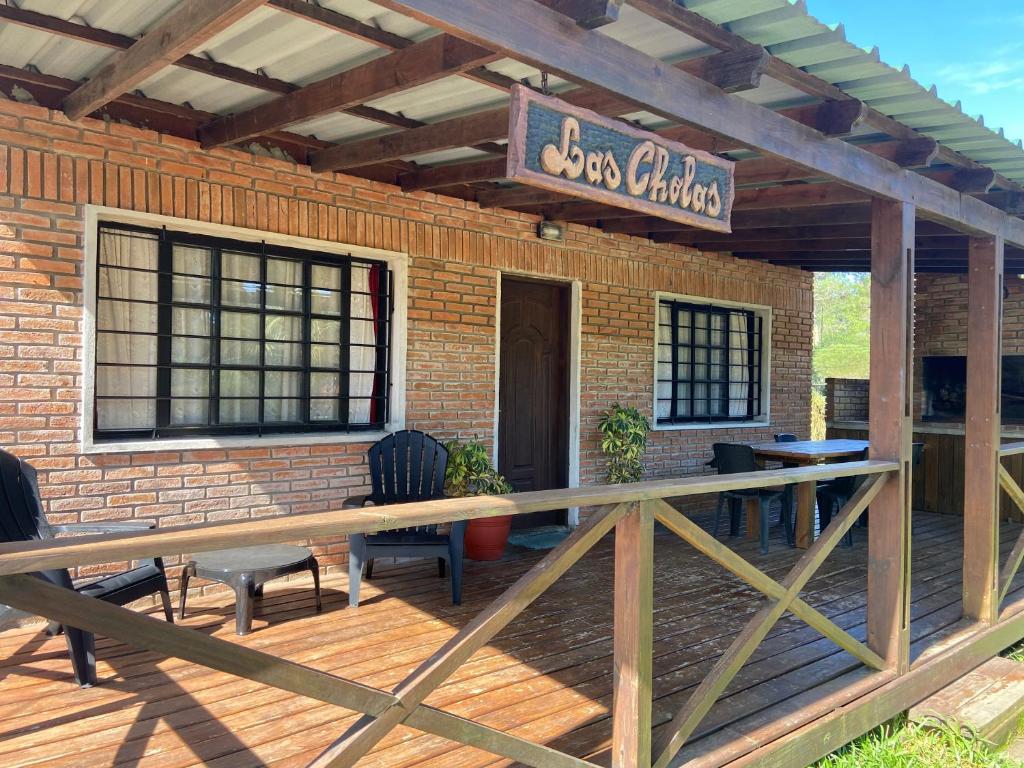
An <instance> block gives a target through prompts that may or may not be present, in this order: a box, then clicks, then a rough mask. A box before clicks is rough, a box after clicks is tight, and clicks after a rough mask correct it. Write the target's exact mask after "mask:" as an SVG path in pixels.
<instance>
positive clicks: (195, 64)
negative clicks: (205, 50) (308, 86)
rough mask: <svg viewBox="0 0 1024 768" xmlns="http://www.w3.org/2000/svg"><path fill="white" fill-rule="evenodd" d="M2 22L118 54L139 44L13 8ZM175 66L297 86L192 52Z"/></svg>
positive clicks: (253, 82) (254, 83) (265, 85)
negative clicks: (97, 46)
mask: <svg viewBox="0 0 1024 768" xmlns="http://www.w3.org/2000/svg"><path fill="white" fill-rule="evenodd" d="M303 5H308V3H303ZM0 19H2V20H3V21H9V22H11V23H12V24H19V25H21V26H24V27H28V28H30V29H39V30H42V31H44V32H49V33H51V34H54V35H58V36H60V37H65V38H68V39H69V40H79V41H81V42H84V43H91V44H93V45H99V46H102V47H104V48H111V49H113V50H115V51H126V50H128V49H129V48H131V47H132V46H133V45H134V44H135V43H136V42H138V40H137V39H136V38H134V37H131V36H129V35H122V34H119V33H117V32H110V31H108V30H106V29H101V28H99V27H89V26H86V25H85V24H78V23H76V22H74V21H66V20H65V19H62V18H60V17H59V16H50V15H47V14H45V13H39V12H37V11H29V10H26V9H24V8H18V7H16V6H13V5H0ZM173 63H174V65H175V66H178V67H181V68H182V69H189V70H192V71H193V72H202V73H203V74H204V75H211V76H212V77H218V78H220V79H222V80H227V81H228V82H231V83H238V84H240V85H247V86H249V87H251V88H259V89H260V90H263V91H269V92H271V93H290V92H291V91H294V90H295V88H296V87H297V86H295V85H292V84H291V83H288V82H285V81H284V80H279V79H278V78H276V77H269V76H267V75H262V74H260V73H258V72H250V71H249V70H247V69H242V68H241V67H233V66H231V65H230V64H223V63H221V62H219V61H214V60H213V59H207V58H204V57H202V56H194V55H192V54H191V53H189V54H185V55H184V56H182V57H181V58H180V59H178V60H177V61H175V62H173Z"/></svg>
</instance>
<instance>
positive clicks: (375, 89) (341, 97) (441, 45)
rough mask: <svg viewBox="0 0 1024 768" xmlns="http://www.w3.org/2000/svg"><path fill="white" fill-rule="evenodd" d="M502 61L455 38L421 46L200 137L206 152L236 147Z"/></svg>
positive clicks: (212, 127)
mask: <svg viewBox="0 0 1024 768" xmlns="http://www.w3.org/2000/svg"><path fill="white" fill-rule="evenodd" d="M497 58H498V56H497V55H496V54H494V53H492V52H490V51H488V50H486V49H484V48H481V47H480V46H478V45H475V44H473V43H469V42H466V41H464V40H460V39H459V38H456V37H452V36H450V35H438V36H436V37H432V38H429V39H427V40H424V41H423V42H421V43H416V44H415V45H411V46H409V47H408V48H403V49H402V50H399V51H395V52H394V53H390V54H388V55H387V56H382V57H381V58H378V59H373V60H371V61H368V62H366V63H365V64H360V65H358V66H356V67H353V68H351V69H347V70H345V71H343V72H339V73H337V74H334V75H330V76H329V77H325V78H323V79H321V80H318V81H317V82H315V83H312V84H310V85H307V86H306V87H304V88H300V89H299V90H297V91H295V92H293V93H289V94H287V95H285V96H280V97H278V98H277V99H274V100H273V101H270V102H267V103H265V104H259V105H257V106H255V107H252V108H251V109H247V110H245V111H243V112H240V113H238V114H235V115H229V116H227V117H222V118H219V119H217V120H214V121H213V122H212V123H210V124H209V125H207V126H204V127H203V128H202V129H201V130H200V132H199V138H200V141H201V143H202V145H203V146H204V147H207V148H209V147H219V146H223V145H225V144H234V143H236V142H239V141H243V140H245V139H248V138H252V137H253V136H260V135H262V134H265V133H270V132H273V131H277V130H280V129H282V128H285V127H287V126H289V125H293V124H295V123H298V122H302V121H303V120H309V119H311V118H314V117H318V116H319V115H323V114H326V113H328V112H334V111H339V110H343V109H346V108H349V107H354V106H357V105H360V104H362V103H363V102H366V101H370V100H371V99H375V98H381V97H383V96H387V95H389V94H393V93H397V92H399V91H403V90H406V89H408V88H413V87H415V86H417V85H422V84H424V83H429V82H432V81H434V80H439V79H440V78H442V77H447V76H448V75H453V74H457V73H460V72H465V71H467V70H469V69H472V68H474V67H478V66H481V65H483V64H486V63H488V62H491V61H494V60H495V59H497Z"/></svg>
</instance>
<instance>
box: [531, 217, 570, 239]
mask: <svg viewBox="0 0 1024 768" xmlns="http://www.w3.org/2000/svg"><path fill="white" fill-rule="evenodd" d="M537 237H539V238H540V239H541V240H564V239H565V227H563V226H562V225H561V224H556V223H555V222H553V221H542V222H540V223H539V224H537Z"/></svg>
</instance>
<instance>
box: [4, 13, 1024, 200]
mask: <svg viewBox="0 0 1024 768" xmlns="http://www.w3.org/2000/svg"><path fill="white" fill-rule="evenodd" d="M676 2H679V3H680V5H683V6H685V7H686V8H688V9H690V10H693V11H695V12H697V13H699V14H701V15H702V16H704V17H706V18H708V19H709V20H711V21H713V22H715V23H717V24H720V25H722V26H723V27H725V28H727V29H729V30H730V31H732V32H734V33H736V34H739V35H741V36H743V37H744V38H746V39H747V40H749V41H750V42H752V43H756V44H759V45H763V46H765V47H767V48H768V50H769V51H771V52H772V53H773V54H774V55H775V56H777V57H779V58H780V59H782V60H783V61H786V62H788V63H790V64H792V65H794V66H797V67H800V68H802V69H805V70H806V71H808V72H811V73H813V74H815V75H816V76H818V77H820V78H822V79H823V80H826V81H828V82H829V83H832V84H834V85H836V86H837V87H839V88H841V89H842V90H844V91H845V92H847V93H849V94H850V95H851V96H854V97H856V98H859V99H861V100H863V101H865V102H867V103H868V104H869V105H871V106H872V107H874V108H875V109H877V110H878V111H880V112H882V113H884V114H886V115H889V116H891V117H894V118H895V119H897V120H899V121H900V122H902V123H904V124H905V125H908V126H909V127H911V128H914V129H916V130H919V131H921V132H922V133H925V134H927V135H929V136H932V137H934V138H935V139H937V140H938V141H940V142H941V143H942V144H945V145H946V146H949V147H950V148H952V149H955V150H957V151H959V152H962V153H963V154H964V155H965V156H967V157H969V158H971V159H973V160H976V161H978V162H982V163H984V164H986V165H989V166H990V167H992V168H995V169H996V170H998V171H999V172H1001V173H1003V174H1004V175H1006V176H1007V177H1009V178H1011V179H1014V180H1016V181H1021V182H1024V149H1022V147H1021V145H1020V143H1019V142H1018V143H1014V142H1011V141H1009V140H1007V139H1006V138H1005V137H1004V136H1002V134H1001V132H997V131H993V130H991V129H989V128H988V127H987V126H985V125H984V124H982V123H981V122H979V121H978V120H975V119H973V118H971V117H970V116H969V115H966V114H964V113H963V111H962V110H961V109H960V106H959V104H950V103H948V102H946V101H944V100H943V99H941V98H940V97H939V96H938V94H937V92H936V90H935V89H934V87H933V88H925V87H924V86H922V85H921V84H919V83H917V82H916V81H915V80H914V79H913V78H912V77H911V75H910V72H909V70H907V69H906V68H904V69H896V68H894V67H892V66H889V65H888V64H885V63H884V62H882V61H881V59H880V56H879V55H878V51H877V50H864V49H862V48H859V47H857V46H856V45H854V44H852V43H851V42H849V41H848V40H846V37H845V34H844V32H843V30H842V28H841V27H839V28H836V27H829V26H826V25H824V24H822V23H821V22H819V21H818V20H816V19H815V18H813V17H812V16H810V15H809V14H808V13H807V10H806V6H805V4H804V3H803V2H798V1H797V0H676ZM16 4H17V5H18V6H19V7H21V8H25V9H28V10H33V11H37V12H39V13H45V14H50V15H54V16H59V17H61V18H64V19H71V20H73V21H76V22H78V23H84V24H87V25H89V26H94V27H100V28H103V29H107V30H110V31H113V32H119V33H121V34H125V35H131V36H138V35H140V34H142V33H144V32H145V31H146V30H147V29H148V28H149V27H151V26H152V24H153V23H154V22H155V21H157V20H158V19H160V18H162V17H163V16H164V15H166V13H167V12H168V11H169V10H171V9H172V8H173V7H174V6H175V5H176V4H177V0H147V1H146V2H140V0H20V2H16ZM320 5H322V6H324V7H326V8H328V9H331V10H335V11H338V12H340V13H343V14H345V15H346V16H350V17H352V18H355V19H358V20H359V21H362V22H365V23H368V24H371V25H374V26H376V27H379V28H380V29H383V30H386V31H388V32H391V33H393V34H396V35H400V36H402V37H405V38H407V39H410V40H421V39H424V38H426V37H429V36H431V35H434V34H438V31H437V30H434V29H432V28H430V27H429V26H426V25H424V24H421V23H420V22H418V21H415V20H413V19H410V18H408V17H406V16H403V15H401V14H399V13H395V12H393V11H389V10H386V9H384V8H382V7H381V6H379V5H376V4H374V3H373V2H370V1H369V0H321V1H320ZM599 31H600V32H601V33H602V34H606V35H609V36H611V37H614V38H616V39H618V40H620V41H622V42H624V43H626V44H628V45H631V46H634V47H636V48H638V49H642V50H643V51H645V52H647V53H649V54H651V55H654V56H657V57H659V58H661V59H664V60H666V61H671V62H675V61H680V60H685V59H688V58H693V57H695V56H701V55H705V54H708V53H711V52H713V49H711V48H709V47H708V46H706V45H705V44H703V43H701V42H699V41H697V40H695V39H693V38H691V37H689V36H687V35H685V34H683V33H681V32H679V31H678V30H676V29H674V28H672V27H670V26H668V25H666V24H663V23H662V22H659V21H657V20H655V19H652V18H650V17H648V16H646V15H644V14H643V13H640V12H639V11H637V10H636V9H634V8H632V7H631V6H629V5H626V6H624V7H623V9H622V13H621V16H620V19H619V20H618V21H617V22H615V23H614V24H610V25H608V26H605V27H602V28H600V30H599ZM194 53H195V54H196V55H199V56H208V57H210V58H212V59H214V60H216V61H220V62H224V63H227V64H231V65H233V66H236V67H240V68H243V69H246V70H250V71H257V70H259V71H262V72H265V73H266V74H267V75H270V76H272V77H275V78H279V79H282V80H286V81H288V82H292V83H296V84H298V85H304V84H307V83H310V82H313V81H315V80H318V79H320V78H322V77H325V76H327V75H329V74H332V73H335V72H340V71H343V70H345V69H349V68H351V67H353V66H356V65H358V64H360V63H362V62H364V61H367V60H369V59H371V58H374V57H377V56H382V55H386V54H387V51H386V50H385V49H383V48H380V47H376V46H374V45H371V44H369V43H367V42H364V41H361V40H359V39H357V38H355V37H352V36H350V35H346V34H343V33H341V32H339V31H336V30H332V29H329V28H327V27H325V26H323V25H320V24H316V23H313V22H311V21H308V20H305V19H301V18H297V17H295V16H293V15H291V14H288V13H284V12H282V11H279V10H277V9H275V8H273V7H270V6H268V7H265V8H262V9H260V10H258V11H256V12H254V13H252V14H250V15H249V16H247V17H246V18H245V19H243V20H242V21H240V22H238V23H237V24H234V25H232V26H231V27H230V28H229V29H227V30H225V31H224V32H222V33H221V34H219V35H217V36H216V37H215V38H213V39H212V40H210V41H208V42H207V43H206V44H205V45H204V46H202V47H201V49H200V50H197V51H194ZM111 55H112V51H110V50H108V49H105V48H101V47H99V46H94V45H91V44H87V43H82V42H76V41H73V40H68V39H65V38H61V37H57V36H55V35H51V34H49V33H46V32H42V31H39V30H34V29H30V28H27V27H23V26H19V25H15V24H11V23H5V22H0V63H3V64H8V65H11V66H16V67H26V66H31V67H35V68H37V69H38V70H39V71H41V72H44V73H46V74H53V75H59V76H62V77H67V78H71V79H75V80H82V79H85V78H86V77H88V76H90V75H92V74H93V73H95V71H96V70H97V69H98V68H99V67H100V66H101V65H102V64H103V62H104V61H105V60H107V59H108V58H109V57H110V56H111ZM489 68H490V69H491V70H492V71H495V72H498V73H501V74H504V75H506V76H508V77H511V78H513V79H516V80H528V81H529V82H531V83H532V84H533V85H535V86H536V85H539V84H540V72H538V71H537V69H535V68H534V67H531V66H529V65H526V64H521V63H519V62H516V61H513V60H511V59H504V60H501V61H498V62H496V63H494V64H491V65H490V66H489ZM549 87H550V88H551V90H552V91H555V92H557V91H559V90H563V89H565V88H567V87H571V86H570V85H569V84H568V83H566V82H565V81H563V80H561V79H559V78H557V77H553V76H552V77H551V78H550V79H549ZM140 90H141V91H142V92H143V93H145V94H146V95H147V96H150V97H152V98H156V99H161V100H165V101H171V102H175V103H188V104H191V105H192V106H194V107H196V108H197V109H203V110H207V111H210V112H215V113H218V114H228V113H231V112H235V111H238V110H240V109H244V108H247V107H250V106H253V105H255V104H258V103H262V102H265V101H268V100H270V99H272V98H274V94H271V93H268V92H265V91H260V90H256V89H254V88H250V87H247V86H243V85H239V84H237V83H232V82H229V81H226V80H223V79H219V78H215V77H212V76H209V75H205V74H202V73H198V72H194V71H190V70H184V69H182V68H180V67H168V68H167V69H165V70H164V71H162V72H160V73H158V74H156V75H154V76H152V77H151V78H149V79H148V80H146V81H145V82H144V83H143V84H142V85H141V87H140ZM740 96H741V97H742V98H744V99H749V100H751V101H753V102H755V103H758V104H761V105H764V106H767V107H770V108H773V109H780V108H784V107H787V106H793V105H796V104H800V103H803V102H806V101H810V100H813V99H811V98H810V97H808V96H807V95H806V94H804V93H802V92H801V91H799V90H796V89H794V88H792V87H790V86H788V85H784V84H783V83H780V82H778V81H775V80H772V79H771V78H764V79H763V80H762V85H761V87H760V88H758V89H756V90H752V91H746V92H744V93H742V94H740ZM506 99H507V97H506V96H505V95H504V94H503V93H502V92H501V91H500V90H498V89H495V88H493V87H490V86H487V85H482V84H480V83H477V82H474V81H472V80H470V79H467V78H464V77H448V78H444V79H442V80H439V81H437V82H434V83H430V84H427V85H423V86H420V87H417V88H413V89H410V90H408V91H405V92H402V93H399V94H395V95H392V96H388V97H385V98H382V99H378V100H377V101H374V102H372V103H371V106H374V107H377V108H378V109H383V110H387V111H389V112H394V113H400V114H402V115H404V116H405V117H409V118H414V119H417V120H422V121H425V122H434V121H437V120H443V119H447V118H450V117H455V116H458V115H461V114H465V113H469V112H475V111H478V110H481V109H486V108H488V107H492V106H496V105H500V104H502V103H504V102H505V100H506ZM629 117H630V118H632V119H636V120H637V121H638V122H640V123H641V124H643V125H647V126H650V127H658V126H660V125H663V124H664V123H665V120H664V119H663V118H660V117H658V116H656V115H652V114H649V113H646V112H637V113H635V114H634V115H631V116H629ZM291 130H294V131H296V132H298V133H303V134H306V135H315V136H317V137H318V138H321V139H325V140H328V141H341V142H343V141H348V140H354V139H359V138H365V137H368V136H373V135H379V134H382V133H388V132H390V131H392V130H394V129H393V128H389V127H387V126H382V125H381V124H379V123H375V122H372V121H369V120H365V119H362V118H358V117H353V116H351V115H347V114H341V113H333V114H330V115H324V116H321V117H318V118H316V119H314V120H309V121H306V122H304V123H301V124H299V125H296V126H292V128H291ZM475 154H477V153H476V152H475V151H474V150H468V149H467V150H456V151H452V152H444V153H436V154H435V155H431V156H425V157H420V158H416V159H417V160H418V161H419V162H423V163H436V162H450V161H452V160H453V159H456V158H460V159H461V158H466V157H473V156H475Z"/></svg>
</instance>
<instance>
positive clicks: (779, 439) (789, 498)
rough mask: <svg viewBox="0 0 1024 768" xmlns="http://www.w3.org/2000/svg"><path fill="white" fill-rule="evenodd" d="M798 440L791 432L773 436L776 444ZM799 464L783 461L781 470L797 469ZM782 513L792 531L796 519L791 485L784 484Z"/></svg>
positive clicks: (793, 489) (794, 497) (794, 489)
mask: <svg viewBox="0 0 1024 768" xmlns="http://www.w3.org/2000/svg"><path fill="white" fill-rule="evenodd" d="M799 441H800V438H799V437H797V436H796V435H794V434H793V433H792V432H779V433H778V434H777V435H775V442H776V443H796V442H799ZM799 466H800V465H799V464H794V463H793V462H792V461H783V462H782V468H783V469H791V468H793V467H799ZM782 507H783V509H782V513H781V514H785V515H788V516H789V521H790V522H789V525H790V528H791V529H792V527H793V520H794V519H796V486H795V485H794V484H793V483H787V484H786V495H785V496H784V497H783V499H782Z"/></svg>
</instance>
